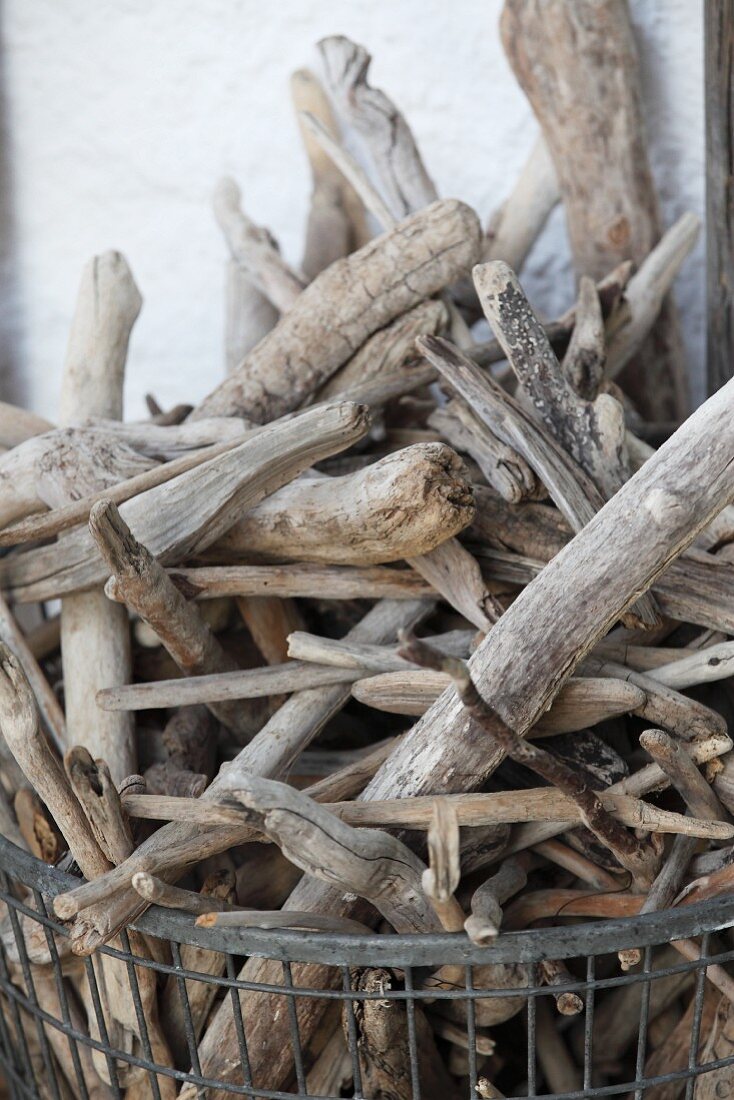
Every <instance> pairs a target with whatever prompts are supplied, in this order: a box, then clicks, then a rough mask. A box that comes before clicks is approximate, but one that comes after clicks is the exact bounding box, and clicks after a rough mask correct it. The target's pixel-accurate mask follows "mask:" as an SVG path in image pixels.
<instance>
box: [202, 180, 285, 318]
mask: <svg viewBox="0 0 734 1100" xmlns="http://www.w3.org/2000/svg"><path fill="white" fill-rule="evenodd" d="M240 197H241V196H240V189H239V187H238V186H237V184H236V183H235V181H234V180H233V179H231V178H230V177H229V176H225V177H224V178H223V179H221V180H220V181H219V184H218V185H217V188H216V190H215V192H214V197H213V200H212V205H213V208H214V215H215V217H216V219H217V222H218V223H219V228H220V229H221V230H222V233H223V234H224V238H225V240H226V242H227V246H228V248H229V251H230V254H231V256H232V259H233V260H235V261H236V262H237V263H238V264H239V266H240V267H241V268H242V269H243V270H244V271H245V273H246V274H247V276H248V278H249V279H250V280H251V281H252V282H253V283H254V284H255V286H256V287H257V289H258V290H259V291H260V292H261V293H263V294H264V295H265V296H266V298H268V299H269V301H271V302H272V304H273V305H274V306H275V307H276V309H278V310H280V311H281V312H284V311H286V310H288V309H290V307H291V306H292V304H293V302H294V301H295V299H296V298H297V297H298V295H299V294H300V293H301V291H302V290H303V288H304V286H305V285H306V282H305V280H304V278H303V276H300V275H298V274H297V273H296V272H295V271H293V269H292V268H290V267H289V266H288V264H287V263H286V262H285V260H283V258H282V257H281V255H280V252H279V250H278V246H277V244H276V243H275V241H274V240H273V238H272V236H271V235H270V233H269V232H268V230H267V229H262V228H261V227H260V226H257V225H255V224H254V223H253V222H251V221H250V219H249V218H248V217H247V216H246V215H245V214H243V212H242V210H241V208H240Z"/></svg>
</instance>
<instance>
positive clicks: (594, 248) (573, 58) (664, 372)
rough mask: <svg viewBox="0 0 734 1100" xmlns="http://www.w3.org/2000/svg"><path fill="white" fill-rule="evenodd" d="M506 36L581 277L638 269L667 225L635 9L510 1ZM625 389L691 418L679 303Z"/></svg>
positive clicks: (647, 411)
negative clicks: (621, 267)
mask: <svg viewBox="0 0 734 1100" xmlns="http://www.w3.org/2000/svg"><path fill="white" fill-rule="evenodd" d="M500 32H501V36H502V42H503V45H504V47H505V53H506V54H507V57H508V60H509V62H510V65H511V66H512V69H513V71H514V73H515V76H516V77H517V79H518V81H519V83H520V85H521V87H522V89H523V91H524V92H525V94H526V95H527V97H528V99H529V100H530V103H531V105H532V107H533V110H534V111H535V114H536V115H537V117H538V121H539V122H540V125H541V129H542V131H543V136H544V137H545V140H546V142H547V143H548V149H549V150H550V154H551V156H552V158H553V163H554V166H555V169H556V173H557V177H558V185H559V187H560V191H561V197H562V199H563V203H564V207H565V211H566V220H567V225H568V232H569V237H570V240H571V249H572V252H573V255H574V260H575V264H576V269H577V271H578V272H579V274H583V275H590V276H591V277H592V278H599V277H600V276H601V275H603V274H604V273H605V272H606V271H608V270H609V269H610V268H611V267H613V266H614V265H615V264H617V263H619V262H620V261H621V260H628V259H631V260H634V261H635V262H636V263H638V264H639V263H640V262H641V261H642V260H643V259H644V257H645V256H646V255H647V254H648V253H649V252H650V250H651V249H652V247H653V246H654V245H655V244H656V243H657V241H658V239H659V238H660V236H661V231H662V226H661V222H660V213H659V209H658V202H657V196H656V194H655V187H654V183H653V179H652V175H651V172H650V166H649V162H648V158H647V149H646V143H645V135H644V125H643V120H642V112H641V102H642V96H641V91H640V77H639V65H638V59H637V52H636V48H635V43H634V38H633V33H632V27H631V23H630V17H629V11H628V7H627V4H626V3H625V2H624V0H601V2H600V0H582V3H580V4H567V3H566V2H565V0H551V2H550V3H546V2H545V0H543V2H542V3H541V2H540V0H505V6H504V9H503V12H502V17H501V20H500ZM625 385H626V388H627V389H628V391H629V393H630V395H631V396H632V398H633V400H634V401H635V402H636V404H637V405H638V407H639V408H640V411H641V412H642V413H643V415H644V416H646V417H647V419H650V420H656V419H676V418H679V417H681V416H683V415H685V413H686V411H687V408H688V395H687V392H686V381H685V360H684V357H683V347H682V342H681V337H680V333H679V330H678V319H677V314H676V311H675V307H674V306H673V304H672V303H671V302H666V303H665V306H664V308H663V309H662V311H661V313H660V316H659V320H658V322H657V324H656V326H655V330H654V335H653V337H652V339H651V341H649V342H648V345H647V347H646V349H645V352H644V354H642V355H640V356H639V357H638V359H637V361H636V364H635V367H634V370H628V371H627V372H626V374H625Z"/></svg>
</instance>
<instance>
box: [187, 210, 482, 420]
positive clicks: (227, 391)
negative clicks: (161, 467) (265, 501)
mask: <svg viewBox="0 0 734 1100" xmlns="http://www.w3.org/2000/svg"><path fill="white" fill-rule="evenodd" d="M478 250H479V225H478V222H477V219H476V215H475V214H474V213H473V211H471V210H470V209H469V207H467V206H464V205H463V204H462V203H459V202H456V201H454V200H445V201H443V202H438V203H434V204H433V205H432V206H430V207H428V208H427V209H425V210H421V211H419V213H417V214H414V215H412V216H411V217H410V218H407V219H406V220H405V221H404V222H401V223H400V224H399V225H398V226H396V227H395V229H393V230H391V231H390V232H388V233H385V234H384V235H383V236H381V237H377V238H376V239H375V240H374V241H371V242H370V243H369V244H367V245H365V246H364V247H363V248H361V249H360V250H359V251H358V252H355V253H353V254H352V255H351V256H347V257H345V258H344V259H343V260H337V261H336V263H334V264H332V265H331V266H330V267H329V268H327V270H326V271H323V272H322V273H321V275H319V276H318V277H317V278H316V279H315V280H314V281H313V283H311V285H310V286H308V287H307V288H306V290H304V291H303V293H302V294H301V295H300V297H299V298H298V301H297V303H296V304H295V305H294V306H293V308H292V309H291V310H289V312H288V314H287V315H286V316H285V317H283V318H282V320H281V321H280V322H279V323H278V324H277V325H276V327H275V328H274V329H273V331H272V332H271V333H270V334H269V335H268V336H267V337H266V338H265V339H263V340H261V342H260V343H259V344H258V345H257V347H255V348H254V349H253V350H252V351H251V352H250V353H249V355H247V356H246V357H245V359H244V360H243V361H242V363H241V364H240V366H239V367H237V368H236V370H235V371H233V372H232V374H231V375H230V376H229V378H228V379H227V380H226V381H224V382H223V383H222V384H221V385H220V386H219V387H218V388H217V389H216V390H214V392H213V393H212V394H210V395H209V397H207V398H205V400H204V401H203V402H202V404H201V405H199V407H198V408H197V409H196V410H195V411H194V413H193V414H192V415H193V417H194V418H199V417H201V416H212V415H216V416H221V415H225V416H226V415H232V414H233V413H235V414H236V413H243V414H245V415H246V416H250V417H252V419H254V420H256V421H258V422H259V423H264V422H266V421H268V420H272V419H273V418H274V417H276V416H280V415H282V414H283V413H286V412H289V411H290V410H291V409H293V408H295V407H297V406H298V405H299V404H300V403H301V402H303V401H304V400H305V399H306V398H307V397H308V396H309V395H310V394H311V393H314V392H315V391H316V390H317V389H318V388H319V386H320V385H322V384H323V383H324V382H325V381H326V380H327V378H329V377H330V375H332V374H333V373H334V372H335V371H336V370H337V369H338V368H339V367H341V366H342V365H343V364H344V363H345V362H346V360H347V359H349V358H350V357H351V355H352V354H353V353H354V352H355V351H356V350H357V349H358V348H359V347H360V346H361V344H363V343H364V341H365V340H366V339H367V338H368V337H369V336H371V335H372V333H373V332H375V331H377V329H379V328H382V327H384V325H386V324H388V323H389V322H390V321H392V320H394V318H395V317H397V316H399V315H400V314H401V313H404V312H405V311H406V310H408V309H410V308H411V307H412V306H414V305H417V304H418V302H420V301H422V300H423V299H424V298H429V297H430V296H431V295H432V294H435V293H436V292H437V291H439V290H441V289H442V288H443V287H444V286H446V285H447V284H449V283H451V282H452V281H453V280H454V279H456V278H458V277H459V275H461V274H464V273H465V272H466V271H467V269H468V268H469V267H470V266H471V264H472V263H473V262H474V261H475V259H476V258H477V254H478ZM345 286H348V287H349V288H350V289H349V292H348V293H343V288H344V287H345Z"/></svg>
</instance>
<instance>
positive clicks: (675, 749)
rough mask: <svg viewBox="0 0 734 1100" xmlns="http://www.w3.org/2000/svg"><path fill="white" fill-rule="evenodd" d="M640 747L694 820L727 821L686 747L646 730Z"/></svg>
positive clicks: (724, 812)
mask: <svg viewBox="0 0 734 1100" xmlns="http://www.w3.org/2000/svg"><path fill="white" fill-rule="evenodd" d="M640 744H641V745H642V747H643V748H644V749H645V751H646V752H647V753H648V754H649V755H650V756H651V757H652V758H653V760H654V761H655V762H656V763H657V764H659V765H660V767H661V768H662V769H663V771H664V772H665V774H666V775H667V776H668V778H669V780H670V782H671V784H672V786H673V787H675V789H676V790H677V791H678V793H679V794H680V795H681V797H682V799H683V801H684V802H685V804H686V806H687V807H688V809H689V810H690V812H691V813H692V814H693V816H694V817H704V818H709V819H710V820H712V821H725V820H726V819H727V817H728V814H727V812H726V810H725V809H724V807H723V806H722V805H721V803H720V802H719V799H718V798H717V797H716V794H715V793H714V791H713V789H712V788H711V786H710V785H709V784H708V783H707V782H706V780H705V778H704V777H703V775H702V774H701V772H700V771H699V770H698V768H697V767H696V765H695V764H694V762H693V760H692V759H691V756H690V754H689V753H688V751H687V748H686V746H685V745H683V744H681V742H680V741H676V740H674V739H673V738H672V737H670V736H669V734H667V733H665V731H664V730H645V732H644V733H641V734H640Z"/></svg>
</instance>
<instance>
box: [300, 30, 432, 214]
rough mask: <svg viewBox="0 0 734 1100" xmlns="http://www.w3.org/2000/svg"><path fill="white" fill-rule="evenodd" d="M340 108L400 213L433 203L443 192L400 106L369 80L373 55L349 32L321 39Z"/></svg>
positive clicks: (393, 209) (328, 76) (329, 79)
mask: <svg viewBox="0 0 734 1100" xmlns="http://www.w3.org/2000/svg"><path fill="white" fill-rule="evenodd" d="M319 52H320V54H321V58H322V61H323V64H324V70H325V74H326V82H327V87H328V88H329V91H330V92H331V94H332V96H333V98H334V100H335V102H336V105H337V109H338V110H339V112H340V114H341V115H342V116H343V117H344V119H345V120H346V121H347V122H348V123H349V125H350V126H352V127H353V128H354V129H355V130H356V132H357V133H358V134H359V136H360V138H361V139H362V141H363V142H364V144H365V146H366V148H367V149H368V151H369V154H370V157H371V159H372V161H373V164H374V167H375V170H376V172H377V175H378V177H379V180H380V185H381V187H382V190H383V192H384V194H385V197H386V201H387V205H388V207H389V209H390V211H391V213H392V215H393V216H394V217H396V218H403V217H405V215H406V214H410V213H412V212H414V211H416V210H420V209H422V208H423V207H425V206H429V205H430V204H431V203H433V202H434V201H435V200H436V199H437V198H438V193H437V191H436V188H435V187H434V185H433V183H432V181H431V179H430V178H429V176H428V173H427V172H426V169H425V167H424V165H423V161H422V160H421V156H420V153H419V152H418V149H417V147H416V145H415V142H414V140H413V135H412V134H411V132H410V129H409V128H408V125H407V123H406V121H405V119H404V118H403V116H402V114H401V113H400V111H399V110H398V109H397V107H395V105H394V104H393V103H392V102H391V101H390V100H389V99H388V97H387V96H386V95H385V94H384V92H382V91H380V90H379V89H378V88H373V87H372V86H371V85H370V84H368V82H367V72H368V69H369V65H370V61H371V58H370V55H369V54H368V53H367V51H366V50H365V49H364V48H363V47H362V46H359V45H357V44H356V43H355V42H351V41H350V40H349V39H348V38H345V37H343V36H334V37H332V38H324V39H322V41H321V42H320V43H319Z"/></svg>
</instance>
